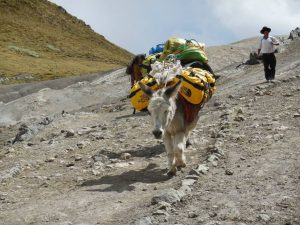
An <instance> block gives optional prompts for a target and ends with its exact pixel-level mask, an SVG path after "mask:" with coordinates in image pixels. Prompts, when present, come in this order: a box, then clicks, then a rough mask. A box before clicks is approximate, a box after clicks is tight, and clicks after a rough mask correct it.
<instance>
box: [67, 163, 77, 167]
mask: <svg viewBox="0 0 300 225" xmlns="http://www.w3.org/2000/svg"><path fill="white" fill-rule="evenodd" d="M71 166H75V163H73V162H68V163H67V164H66V167H71Z"/></svg>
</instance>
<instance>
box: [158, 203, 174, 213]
mask: <svg viewBox="0 0 300 225" xmlns="http://www.w3.org/2000/svg"><path fill="white" fill-rule="evenodd" d="M171 207H172V206H171V204H170V203H167V202H159V203H158V209H162V210H167V211H169V210H170V209H171Z"/></svg>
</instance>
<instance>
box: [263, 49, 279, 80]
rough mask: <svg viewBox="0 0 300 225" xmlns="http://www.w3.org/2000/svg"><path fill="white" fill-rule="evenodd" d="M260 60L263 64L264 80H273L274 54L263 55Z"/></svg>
mask: <svg viewBox="0 0 300 225" xmlns="http://www.w3.org/2000/svg"><path fill="white" fill-rule="evenodd" d="M262 59H263V62H264V68H265V77H266V80H274V78H275V67H276V57H275V55H274V53H264V54H263V55H262Z"/></svg>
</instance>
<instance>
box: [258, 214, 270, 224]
mask: <svg viewBox="0 0 300 225" xmlns="http://www.w3.org/2000/svg"><path fill="white" fill-rule="evenodd" d="M258 219H259V220H262V221H264V222H268V221H270V220H271V217H270V216H269V215H267V214H264V213H262V214H259V215H258Z"/></svg>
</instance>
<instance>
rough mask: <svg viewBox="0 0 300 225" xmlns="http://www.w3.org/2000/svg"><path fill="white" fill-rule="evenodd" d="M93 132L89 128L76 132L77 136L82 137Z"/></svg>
mask: <svg viewBox="0 0 300 225" xmlns="http://www.w3.org/2000/svg"><path fill="white" fill-rule="evenodd" d="M92 131H93V129H91V128H89V127H83V128H81V129H80V130H78V131H77V134H78V135H84V134H88V133H91V132H92Z"/></svg>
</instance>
